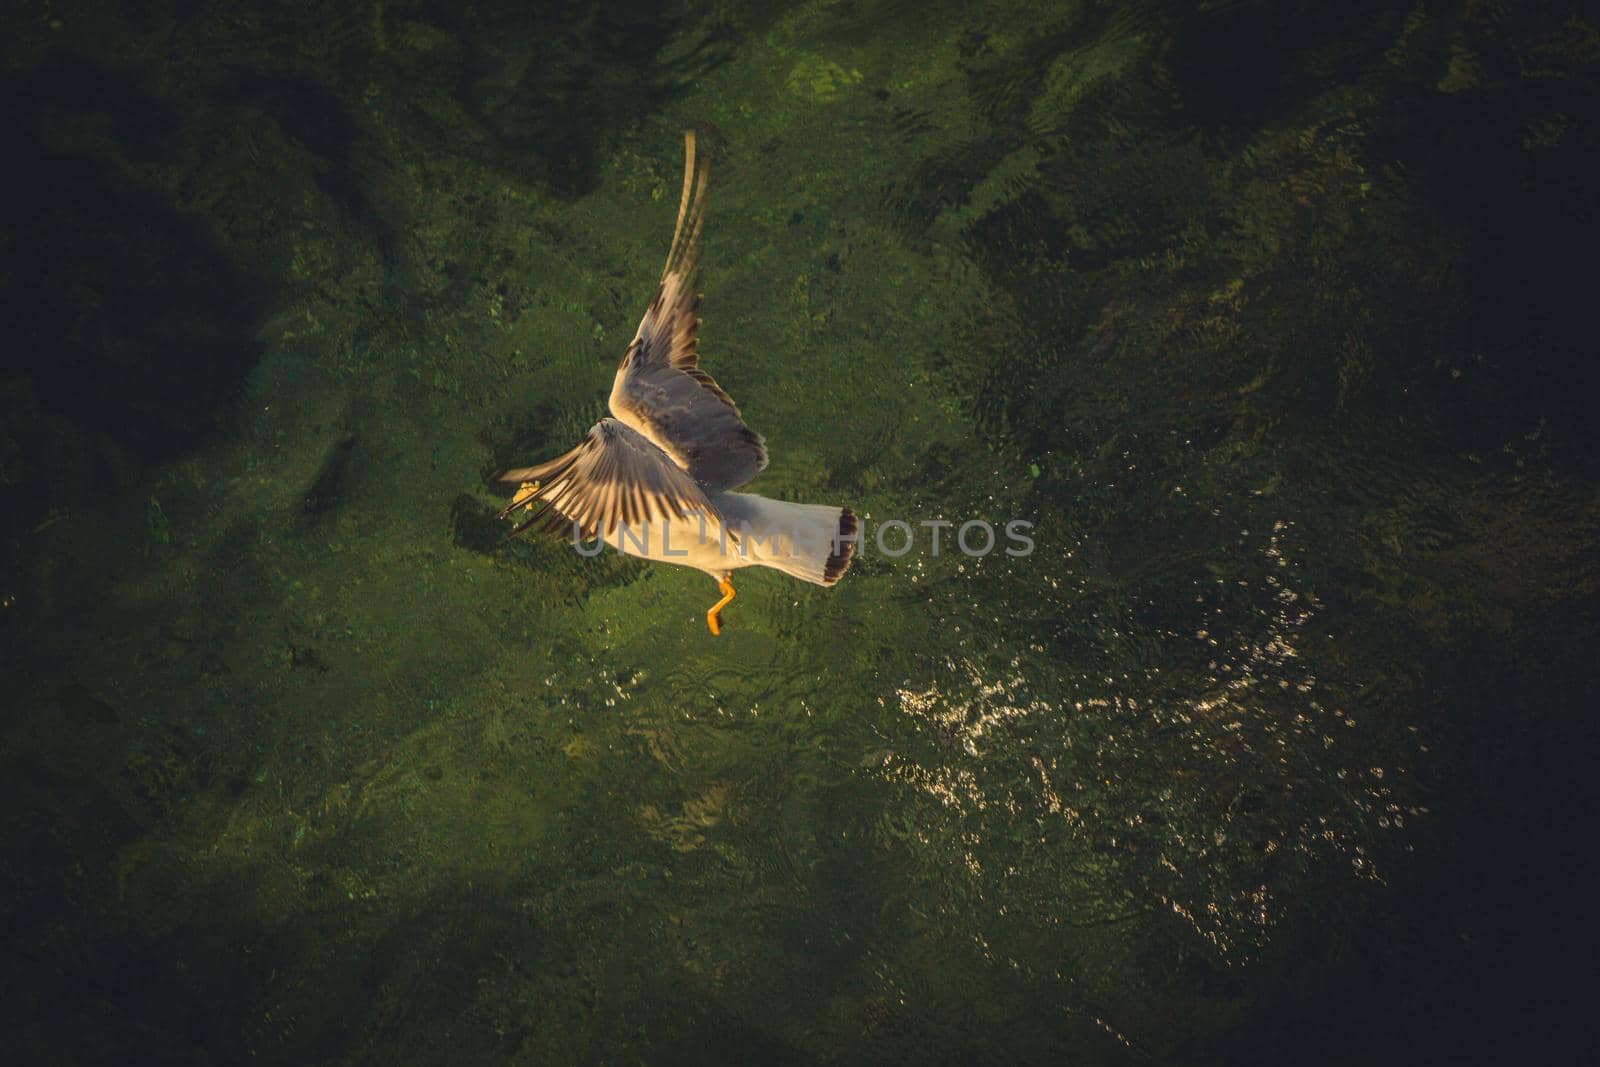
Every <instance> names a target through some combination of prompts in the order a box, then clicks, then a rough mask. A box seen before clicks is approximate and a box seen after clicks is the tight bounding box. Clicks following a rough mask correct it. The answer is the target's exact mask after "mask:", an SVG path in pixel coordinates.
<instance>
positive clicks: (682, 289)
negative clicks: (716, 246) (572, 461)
mask: <svg viewBox="0 0 1600 1067" xmlns="http://www.w3.org/2000/svg"><path fill="white" fill-rule="evenodd" d="M683 141H684V164H683V195H682V197H681V198H680V199H679V201H678V225H677V227H676V229H675V230H674V231H673V234H672V247H671V249H670V250H669V251H668V252H667V262H666V266H665V267H663V268H662V272H661V284H660V285H658V286H657V287H656V294H655V296H654V297H653V298H652V299H651V301H650V307H649V308H648V309H647V310H646V311H645V313H644V319H643V320H642V321H641V322H640V323H639V330H638V332H637V333H635V334H634V335H633V342H632V343H631V344H629V345H628V351H627V352H626V353H625V354H624V355H623V357H622V362H621V363H620V364H618V366H617V377H616V381H615V382H614V383H613V384H612V386H611V401H610V404H611V414H613V415H615V416H616V417H617V418H618V419H619V420H621V421H622V422H625V423H627V424H628V425H629V426H631V427H633V428H634V429H635V430H637V431H639V433H641V434H643V435H644V436H645V437H647V438H649V439H650V441H652V442H653V443H654V444H656V445H657V446H658V447H659V448H660V449H661V450H662V451H663V452H665V453H666V454H667V455H668V456H670V457H671V458H672V461H673V462H674V463H676V464H677V465H678V466H680V467H682V468H683V469H684V470H686V471H688V472H689V475H690V477H692V478H693V479H694V480H695V481H696V482H697V483H699V484H700V486H702V487H703V488H705V489H707V490H712V491H718V490H724V489H732V488H734V487H736V486H740V485H743V484H744V483H745V482H748V481H749V480H750V479H751V478H754V477H755V476H756V475H757V474H759V473H760V472H761V470H762V469H763V468H765V467H766V465H767V446H766V442H764V441H763V440H762V439H761V435H760V434H758V433H756V432H755V431H754V430H752V429H750V427H748V426H746V425H745V424H744V420H743V419H741V418H740V417H739V409H738V407H737V406H735V404H734V402H733V399H732V398H731V397H729V396H728V394H727V393H725V392H724V391H723V390H722V387H721V386H719V385H718V384H717V383H716V382H715V381H714V380H712V377H711V375H709V374H707V373H706V372H705V371H703V370H701V369H700V354H699V335H700V320H699V318H697V317H696V312H697V311H698V310H699V308H700V296H699V294H698V293H696V292H694V289H693V285H694V281H695V273H696V267H697V265H698V261H699V255H700V230H701V227H702V226H703V225H704V224H705V210H706V174H707V167H706V163H705V161H704V160H702V159H701V158H700V157H699V154H698V152H697V151H696V150H695V141H694V131H693V130H689V131H688V132H687V133H685V134H684V138H683Z"/></svg>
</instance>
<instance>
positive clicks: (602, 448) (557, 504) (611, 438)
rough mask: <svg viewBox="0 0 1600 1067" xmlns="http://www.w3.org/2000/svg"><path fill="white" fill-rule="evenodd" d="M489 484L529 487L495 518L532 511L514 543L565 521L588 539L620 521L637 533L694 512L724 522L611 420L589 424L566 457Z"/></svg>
mask: <svg viewBox="0 0 1600 1067" xmlns="http://www.w3.org/2000/svg"><path fill="white" fill-rule="evenodd" d="M495 480H496V481H500V482H508V483H511V484H525V483H526V484H530V485H531V486H532V490H531V492H528V493H519V494H518V495H517V497H516V499H515V500H513V501H512V503H511V504H510V505H508V506H507V507H506V508H505V510H503V511H501V512H500V517H501V518H505V517H507V516H509V515H510V514H511V513H512V512H513V511H515V510H517V509H518V508H524V507H525V508H528V509H529V510H530V511H533V514H532V515H531V516H530V517H529V518H527V519H525V520H523V521H522V522H521V523H520V524H518V526H517V528H516V529H515V530H512V531H511V536H513V537H515V536H516V535H517V534H520V533H522V531H524V530H527V529H530V528H538V529H540V530H543V531H546V532H560V531H563V530H565V529H567V528H568V524H569V523H576V524H577V527H578V529H579V530H580V531H581V532H582V534H583V536H584V537H586V538H592V537H601V536H610V535H611V534H612V533H613V532H614V531H615V530H616V528H617V527H618V526H619V525H621V524H623V523H626V524H627V525H628V526H629V527H631V528H634V529H636V530H637V529H638V527H639V526H640V525H641V524H643V523H647V522H664V521H666V520H668V519H669V518H685V517H688V516H692V515H695V514H696V513H698V514H700V515H703V516H704V517H705V520H706V522H708V523H716V524H720V523H721V521H722V518H721V516H720V515H719V514H718V512H717V509H716V508H715V507H713V506H712V504H711V501H709V500H708V499H706V494H705V492H704V491H703V490H702V489H701V488H700V487H699V486H698V485H696V484H695V481H694V479H693V478H691V477H689V475H688V474H687V473H686V472H685V471H684V470H683V469H682V468H681V467H678V466H677V465H676V464H674V463H673V462H672V461H671V460H670V459H668V458H667V456H666V454H665V453H663V452H662V451H661V449H659V448H657V447H656V446H655V445H653V444H651V443H650V442H649V441H647V440H646V439H645V438H644V437H642V436H641V435H640V434H638V433H636V432H635V431H633V430H632V429H630V428H629V427H627V426H624V425H623V424H622V423H620V422H618V421H617V420H616V419H601V420H600V421H599V422H597V423H595V424H594V426H593V428H591V429H590V430H589V433H588V435H587V436H585V437H584V439H583V440H582V441H581V442H579V443H578V446H577V447H576V448H574V449H573V450H572V451H570V452H568V453H566V454H565V455H563V456H558V457H556V458H555V459H552V460H550V461H549V462H548V463H541V464H539V465H538V466H537V467H519V468H517V469H515V470H508V471H504V472H502V473H500V474H498V475H496V477H495ZM536 506H537V510H534V508H535V507H536Z"/></svg>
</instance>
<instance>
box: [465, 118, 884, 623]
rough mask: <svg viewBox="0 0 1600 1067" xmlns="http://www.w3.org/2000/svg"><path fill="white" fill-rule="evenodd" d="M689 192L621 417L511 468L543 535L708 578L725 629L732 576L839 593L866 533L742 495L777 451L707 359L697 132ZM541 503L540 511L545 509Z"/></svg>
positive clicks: (619, 407)
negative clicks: (564, 448) (757, 576)
mask: <svg viewBox="0 0 1600 1067" xmlns="http://www.w3.org/2000/svg"><path fill="white" fill-rule="evenodd" d="M684 152H685V161H684V174H683V196H682V198H681V200H680V201H679V205H678V224H677V228H676V231H675V232H674V234H673V238H672V248H671V250H670V251H669V252H668V253H667V264H666V267H665V269H664V270H663V271H662V277H661V283H660V285H659V286H657V288H656V294H655V297H654V298H653V299H652V300H651V301H650V306H649V308H648V309H647V310H646V311H645V315H644V319H643V321H641V322H640V323H639V329H638V332H637V333H635V334H634V338H633V342H632V343H631V344H629V346H628V350H627V352H626V353H624V355H623V357H622V362H621V363H620V364H619V365H618V367H617V376H616V380H615V381H614V383H613V384H612V388H611V398H610V405H609V406H610V408H611V414H612V416H613V417H612V418H607V419H601V420H600V421H599V422H598V423H596V424H595V425H594V427H593V428H592V429H591V430H590V431H589V433H588V435H587V436H586V437H585V438H584V439H583V441H582V442H580V443H579V444H578V446H577V447H576V448H573V449H572V450H571V451H569V452H567V453H566V454H564V455H562V456H559V457H557V458H556V459H553V460H550V461H549V462H547V463H542V464H539V465H538V466H534V467H523V468H518V469H515V470H509V471H504V472H502V473H501V474H500V475H498V476H497V480H498V481H500V482H502V483H506V484H513V485H516V486H518V487H519V488H518V490H517V493H516V495H515V497H514V498H513V499H512V502H511V504H510V505H509V506H508V507H507V508H506V509H505V510H504V511H502V512H501V515H502V516H503V517H504V516H508V515H511V514H513V513H514V512H516V511H518V510H519V509H526V510H528V511H531V512H533V514H532V515H531V516H530V517H528V518H526V519H523V520H522V521H521V522H520V523H519V524H518V526H517V527H516V529H515V530H513V531H512V533H513V535H515V534H518V533H521V532H522V531H524V530H527V529H530V528H535V527H537V528H541V529H544V530H547V531H551V532H564V531H567V530H571V531H572V532H573V533H574V534H575V535H577V536H581V537H585V538H590V539H593V538H600V539H602V540H604V541H605V542H606V543H607V544H609V545H611V546H612V547H613V548H616V549H617V550H618V551H621V552H623V553H625V554H627V555H632V556H639V557H641V558H644V559H649V560H654V561H657V562H663V563H676V564H678V565H680V566H688V567H694V568H696V569H698V570H702V571H705V572H706V573H707V574H709V575H710V576H711V577H712V578H713V579H714V580H716V581H717V583H718V585H719V587H720V589H721V591H722V600H720V601H719V602H718V603H717V604H716V605H715V606H714V607H712V609H711V610H710V611H708V612H707V613H706V622H707V624H708V625H709V626H710V628H711V632H712V633H714V634H715V633H719V632H721V622H720V613H721V610H722V608H723V607H724V606H725V605H726V604H727V603H728V602H729V601H730V600H732V599H733V585H732V583H731V582H730V581H729V575H730V573H731V572H732V571H735V570H737V569H739V568H741V567H752V566H761V567H772V568H775V569H777V570H780V571H783V572H784V573H785V574H789V575H792V576H794V577H796V578H800V579H802V580H803V581H808V582H814V583H816V584H818V585H833V584H834V583H835V582H837V581H838V580H839V579H840V578H841V577H843V575H844V573H845V571H846V570H848V569H849V567H850V561H851V559H852V557H853V555H854V552H855V538H856V536H857V524H856V517H855V513H854V512H852V511H851V510H850V509H849V508H841V507H830V506H825V505H817V504H794V503H790V502H788V501H783V500H772V499H769V498H767V497H763V496H758V495H756V494H753V493H735V492H733V491H732V490H734V489H736V488H738V487H739V486H741V485H743V484H744V483H746V482H748V481H749V480H750V479H751V478H753V477H755V475H757V474H758V473H760V472H761V471H762V470H763V469H764V468H765V467H766V465H767V447H766V442H765V441H763V440H762V438H761V435H760V434H757V433H756V432H754V431H753V430H751V429H750V428H749V427H748V426H746V425H745V424H744V420H743V419H741V418H740V416H739V409H738V407H737V406H736V405H735V404H734V402H733V399H732V398H731V397H729V396H728V394H727V393H726V392H724V391H723V390H722V388H721V386H719V385H717V383H716V382H715V381H714V380H713V379H712V378H711V376H710V375H709V374H707V373H706V372H705V371H704V370H702V369H700V361H699V350H698V340H699V328H700V320H699V319H698V318H697V317H696V316H695V312H696V310H697V309H698V307H699V303H700V298H699V296H698V295H697V294H695V293H694V292H693V291H692V287H691V286H692V282H693V280H694V274H695V267H696V264H697V260H698V254H699V239H700V230H701V226H702V225H703V223H704V221H705V194H706V173H707V172H706V167H705V163H704V161H703V160H701V159H699V157H698V155H697V153H696V151H695V138H694V131H692V130H691V131H689V132H688V133H687V134H685V136H684ZM536 508H537V510H535V509H536Z"/></svg>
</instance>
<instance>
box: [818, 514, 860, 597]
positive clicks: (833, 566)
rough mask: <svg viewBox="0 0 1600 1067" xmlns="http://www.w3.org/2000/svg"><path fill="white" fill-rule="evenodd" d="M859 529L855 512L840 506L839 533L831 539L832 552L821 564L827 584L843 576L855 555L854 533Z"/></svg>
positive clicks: (823, 577)
mask: <svg viewBox="0 0 1600 1067" xmlns="http://www.w3.org/2000/svg"><path fill="white" fill-rule="evenodd" d="M860 529H861V524H860V522H858V521H857V519H856V513H855V512H853V511H851V510H850V509H849V508H842V509H841V510H840V511H839V535H838V536H837V537H835V538H834V540H833V554H832V555H830V556H829V557H828V562H827V563H825V564H823V566H822V580H823V581H824V582H826V583H827V584H828V585H832V584H833V583H834V582H837V581H838V580H839V579H840V578H843V577H844V572H845V571H847V570H849V569H850V561H851V560H852V559H854V558H855V555H856V534H857V533H858V532H859V531H860Z"/></svg>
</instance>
